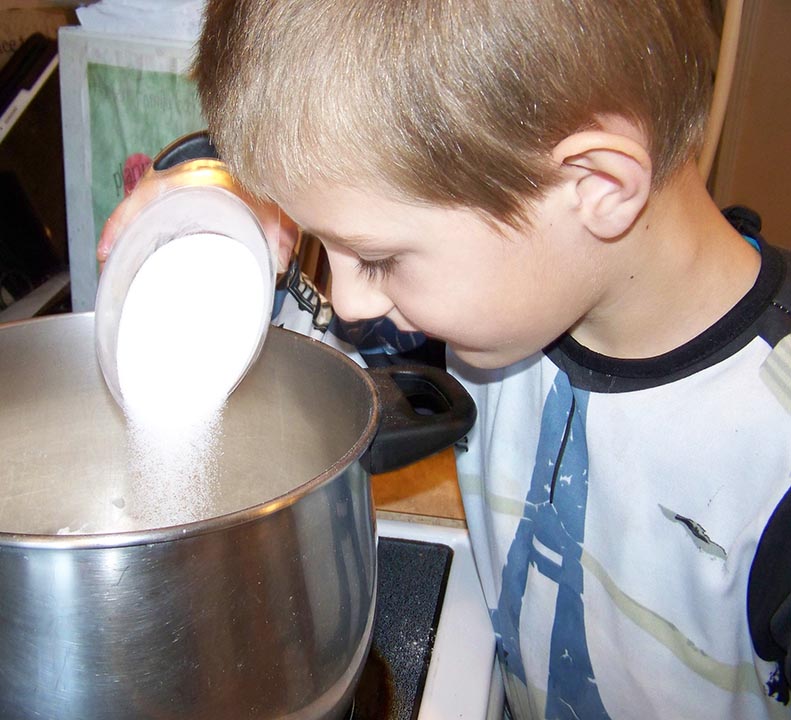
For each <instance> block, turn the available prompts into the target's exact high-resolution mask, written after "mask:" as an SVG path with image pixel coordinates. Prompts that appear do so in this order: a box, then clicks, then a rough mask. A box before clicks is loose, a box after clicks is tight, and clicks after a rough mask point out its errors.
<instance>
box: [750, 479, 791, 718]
mask: <svg viewBox="0 0 791 720" xmlns="http://www.w3.org/2000/svg"><path fill="white" fill-rule="evenodd" d="M747 621H748V625H749V628H750V637H751V638H752V641H753V647H754V648H755V652H756V653H757V654H758V657H760V658H762V659H763V660H766V661H768V662H776V663H778V666H779V668H781V669H782V672H779V673H778V674H777V677H775V678H773V681H772V682H771V683H770V688H769V691H770V694H772V695H775V696H776V697H777V699H778V700H780V701H781V702H783V703H785V704H788V700H789V684H791V659H789V651H790V650H791V490H789V491H788V492H787V493H786V494H785V496H784V497H783V499H782V500H781V501H780V503H779V504H778V505H777V507H776V508H775V510H774V512H773V513H772V517H771V518H769V522H768V523H767V525H766V528H764V531H763V534H762V535H761V540H760V542H759V543H758V549H757V550H756V551H755V557H754V558H753V563H752V566H751V567H750V576H749V580H748V582H747Z"/></svg>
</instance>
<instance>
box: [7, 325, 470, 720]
mask: <svg viewBox="0 0 791 720" xmlns="http://www.w3.org/2000/svg"><path fill="white" fill-rule="evenodd" d="M443 376H444V377H443ZM445 379H449V376H447V375H444V374H441V376H440V375H438V376H434V377H430V378H428V379H426V378H422V377H421V376H420V375H415V374H413V373H407V374H406V375H404V376H403V377H401V378H398V377H396V384H398V385H400V386H401V387H402V390H403V389H406V394H407V396H411V397H412V401H411V403H407V406H404V404H403V402H404V397H403V393H401V394H400V399H398V400H396V401H393V402H392V403H391V402H390V400H388V399H386V398H388V397H390V396H391V395H393V397H397V396H399V393H395V391H394V389H393V388H394V385H393V383H392V378H390V379H388V378H381V377H380V378H374V377H372V376H371V375H370V374H369V373H367V372H366V371H364V370H362V369H361V368H359V367H357V366H356V365H355V364H354V363H352V362H351V361H350V360H348V359H347V358H345V357H343V356H342V355H340V354H339V353H337V352H335V351H334V350H332V349H331V348H328V347H326V346H324V345H321V344H319V343H316V342H314V341H311V340H309V339H307V338H304V337H302V336H299V335H295V334H293V333H290V332H287V331H285V330H280V329H277V328H272V330H271V331H270V334H269V338H268V339H267V342H266V345H265V347H264V351H263V353H262V355H261V358H260V359H259V362H258V363H257V364H256V366H255V367H254V368H253V369H252V370H251V371H250V373H249V374H248V376H247V377H246V378H245V380H244V381H243V383H242V384H241V385H240V386H239V388H238V389H237V390H236V392H235V393H234V394H233V396H232V397H231V399H230V401H229V404H228V407H227V409H226V412H225V418H224V435H223V440H222V443H223V446H222V452H223V454H222V457H221V462H220V468H219V473H220V477H221V480H220V492H218V493H217V494H216V497H215V499H214V500H213V506H212V509H211V512H210V513H209V514H208V515H207V517H206V518H205V519H200V520H197V521H195V522H191V523H187V524H183V525H178V526H173V527H162V528H142V529H137V530H132V531H127V532H111V533H104V534H94V535H57V534H56V533H57V531H58V530H59V529H60V528H63V527H80V525H81V524H82V523H84V522H88V521H90V520H91V519H92V518H94V517H96V516H97V515H98V514H101V513H104V512H106V508H107V503H108V502H109V503H112V502H117V500H118V498H120V497H123V495H124V493H125V492H126V491H127V490H128V488H127V487H126V483H127V482H128V478H127V476H126V457H125V453H126V438H125V422H124V418H123V416H122V414H121V412H120V411H119V409H118V407H117V405H116V403H115V401H114V400H113V399H112V397H111V396H110V394H109V392H108V391H107V389H106V387H105V384H104V382H103V380H102V378H101V374H100V371H99V369H98V367H97V363H96V360H95V355H94V342H93V316H92V315H90V314H84V315H64V316H57V317H52V318H46V319H42V320H34V321H29V322H25V323H20V324H15V325H9V326H4V327H0V458H1V459H0V467H2V492H0V500H2V502H0V530H1V531H2V532H0V717H1V718H9V719H11V718H13V719H14V720H25V719H27V718H46V719H47V720H60V719H64V720H65V719H69V720H92V719H96V720H100V719H101V720H104V719H107V720H110V719H112V720H125V719H127V718H128V719H130V720H131V719H133V718H134V720H142V719H144V718H157V719H159V718H167V719H170V718H179V719H182V718H189V719H190V720H201V719H204V718H205V719H207V720H208V719H211V720H222V719H225V718H228V720H242V719H243V718H256V719H258V718H294V719H296V718H325V717H326V718H335V717H340V716H341V715H342V714H343V713H344V712H346V711H347V710H348V706H349V704H350V702H351V698H352V695H353V691H354V688H355V685H356V682H357V679H358V677H359V673H360V671H361V669H362V665H363V663H364V660H365V657H366V654H367V651H368V648H369V644H370V638H371V631H372V624H373V616H374V596H375V584H376V551H375V531H374V516H373V513H372V502H371V494H370V488H369V484H368V473H367V471H366V470H365V469H364V467H363V465H367V466H368V467H373V469H374V470H382V469H385V468H386V467H387V464H388V463H389V464H390V465H391V466H393V465H397V464H400V463H404V462H409V461H411V460H412V459H414V454H415V453H416V452H417V453H418V454H426V453H427V452H429V451H430V449H428V448H419V447H418V448H417V449H416V443H415V438H416V437H417V438H423V439H425V437H427V436H428V437H431V438H433V440H431V442H430V444H432V445H434V449H439V447H441V446H443V445H447V444H449V443H451V442H453V440H455V439H456V438H457V437H459V436H461V435H462V434H463V433H464V432H466V430H467V429H468V428H469V426H470V425H471V423H472V421H473V419H474V406H472V404H471V401H470V400H469V397H468V396H466V395H465V394H463V393H461V394H458V391H459V390H460V388H459V387H457V386H456V385H455V384H454V383H453V382H452V381H451V382H450V385H448V386H447V387H445V386H444V385H443V384H444V383H445ZM438 386H442V387H439V396H440V400H436V398H435V399H428V398H429V396H430V395H431V393H428V394H426V390H427V388H429V387H430V388H434V389H436V388H437V387H438ZM388 388H389V389H388ZM383 398H384V399H383ZM399 404H400V408H399ZM409 406H411V408H412V409H411V410H410V409H409ZM405 407H406V408H407V409H405ZM448 408H450V410H448ZM410 413H411V415H410ZM443 425H444V426H445V430H444V431H443V430H442V427H441V426H443ZM399 427H401V428H403V430H404V433H403V434H400V433H399V429H398V428H399ZM421 427H423V428H424V432H422V433H421V432H420V430H419V428H421ZM438 428H439V429H438ZM443 432H445V436H444V438H443V437H442V433H443ZM399 438H401V439H399ZM380 442H381V445H380ZM399 447H400V448H401V449H402V450H405V451H406V453H407V454H401V455H399Z"/></svg>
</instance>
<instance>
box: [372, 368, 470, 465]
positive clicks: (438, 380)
mask: <svg viewBox="0 0 791 720" xmlns="http://www.w3.org/2000/svg"><path fill="white" fill-rule="evenodd" d="M368 373H369V374H370V375H371V377H372V378H373V380H374V382H375V383H376V387H377V390H378V394H379V401H380V403H381V411H382V412H381V420H380V422H379V430H378V431H377V433H376V436H375V437H374V440H373V442H372V443H371V444H370V445H369V447H368V449H367V450H366V451H365V452H364V453H363V455H362V457H361V458H360V463H361V464H362V466H363V467H364V468H365V469H366V470H367V471H368V472H369V473H372V474H376V473H382V472H389V471H390V470H397V469H398V468H400V467H403V466H404V465H409V464H411V463H413V462H416V461H417V460H421V459H423V458H425V457H428V456H429V455H432V454H433V453H436V452H439V451H440V450H444V449H445V448H447V447H450V446H451V445H453V444H454V443H455V442H456V441H458V440H460V439H461V438H463V437H464V436H465V435H466V434H467V433H468V432H469V431H470V429H471V428H472V426H473V425H474V424H475V418H476V416H477V410H476V408H475V402H474V401H473V399H472V398H471V397H470V395H469V393H468V392H467V391H466V390H465V389H464V388H463V387H462V385H461V383H459V381H458V380H456V378H454V377H453V376H452V375H449V374H448V373H447V372H445V371H444V370H441V369H440V368H437V367H433V366H430V365H391V366H388V367H381V368H369V369H368Z"/></svg>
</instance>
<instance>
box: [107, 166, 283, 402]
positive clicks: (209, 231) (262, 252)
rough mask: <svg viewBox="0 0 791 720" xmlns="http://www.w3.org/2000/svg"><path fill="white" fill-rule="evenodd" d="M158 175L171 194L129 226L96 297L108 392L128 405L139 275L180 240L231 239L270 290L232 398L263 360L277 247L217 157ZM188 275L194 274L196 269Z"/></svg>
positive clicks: (148, 207)
mask: <svg viewBox="0 0 791 720" xmlns="http://www.w3.org/2000/svg"><path fill="white" fill-rule="evenodd" d="M155 167H156V164H155ZM152 172H166V173H169V174H170V175H171V177H169V178H168V184H169V185H171V186H172V189H170V190H168V191H166V192H165V193H164V194H162V195H160V196H158V197H156V198H155V199H153V200H152V201H151V202H149V203H148V204H147V205H146V206H145V207H143V209H142V210H141V211H140V212H139V213H138V214H137V215H136V216H135V217H134V218H133V219H132V220H131V222H129V224H128V225H127V226H126V227H124V229H123V230H122V232H121V234H120V235H119V237H118V238H117V240H116V242H115V244H114V246H113V249H112V251H111V252H110V256H109V258H108V259H107V262H106V263H105V266H104V269H103V271H102V274H101V276H100V278H99V287H98V291H97V295H96V305H95V316H94V322H95V342H96V353H97V357H98V360H99V365H100V367H101V370H102V374H103V375H104V379H105V381H106V383H107V387H108V388H109V390H110V392H111V393H112V396H113V397H114V399H115V400H116V402H117V403H118V404H119V405H120V406H121V407H124V398H123V392H122V387H121V382H120V380H119V375H118V362H117V361H118V354H117V353H118V340H119V326H120V323H121V319H122V315H123V312H124V305H125V302H126V300H127V296H128V294H129V292H130V288H131V287H132V284H133V283H134V281H135V278H136V277H137V275H138V273H139V272H140V271H141V269H142V268H143V267H144V265H145V264H146V263H147V262H148V261H150V260H151V259H152V258H153V256H154V255H155V253H156V252H157V251H158V250H160V249H162V248H163V247H164V246H166V245H167V244H168V243H171V242H173V241H174V240H177V239H178V240H179V242H180V243H182V244H183V243H185V242H186V243H189V238H190V237H192V236H194V237H196V238H198V237H201V238H205V237H206V236H207V235H215V236H218V237H221V238H223V239H230V240H232V241H234V242H238V243H241V244H242V245H243V246H244V247H245V248H246V249H247V250H249V251H250V256H251V261H252V262H254V263H255V267H256V268H257V271H258V272H259V273H260V279H261V282H262V284H263V307H261V313H260V322H259V323H258V327H257V329H256V331H255V332H254V333H252V334H251V337H250V340H249V343H248V345H249V347H247V348H246V349H245V356H244V357H243V358H240V362H239V363H238V365H239V368H240V370H239V373H238V376H237V377H235V378H233V382H230V383H229V386H228V393H229V394H230V393H231V392H232V391H233V390H234V389H235V387H236V386H237V385H238V384H239V382H241V380H242V378H243V377H244V375H245V374H246V372H247V370H248V369H249V367H250V366H251V365H252V364H253V363H254V362H255V360H256V359H257V358H258V355H259V354H260V351H261V348H262V346H263V344H264V340H265V339H266V334H267V330H268V328H269V323H270V320H271V313H272V306H273V302H274V291H275V274H276V267H277V259H276V258H277V247H276V246H275V243H276V241H274V240H273V239H271V238H268V237H267V236H266V235H265V233H264V231H263V229H262V227H261V225H260V223H259V221H258V218H257V216H256V215H255V213H254V212H253V210H252V209H251V208H250V206H249V205H248V204H247V203H245V202H244V201H243V200H242V199H241V197H239V195H238V194H237V192H236V186H235V185H234V183H233V180H232V179H231V178H230V176H229V175H228V172H227V169H226V167H225V165H224V164H223V163H222V162H220V161H219V160H216V159H211V158H200V159H197V160H188V161H185V162H181V163H178V164H177V165H176V166H174V167H172V168H168V169H166V170H159V171H157V170H152ZM184 272H189V267H185V268H184ZM210 291H211V288H207V292H210ZM221 300H222V298H218V301H219V302H221ZM230 321H232V319H231V318H229V322H230Z"/></svg>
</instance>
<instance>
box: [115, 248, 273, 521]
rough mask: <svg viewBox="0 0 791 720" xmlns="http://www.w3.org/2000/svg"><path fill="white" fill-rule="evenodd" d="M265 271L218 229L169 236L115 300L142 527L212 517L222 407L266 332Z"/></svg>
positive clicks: (132, 508) (135, 509)
mask: <svg viewBox="0 0 791 720" xmlns="http://www.w3.org/2000/svg"><path fill="white" fill-rule="evenodd" d="M269 289H270V288H266V287H265V282H264V277H263V275H262V273H261V270H260V267H259V264H258V262H257V261H256V259H255V256H254V255H253V253H252V252H251V251H250V250H249V249H248V248H247V247H245V246H244V245H243V244H242V243H240V242H238V241H236V240H234V239H233V238H230V237H226V236H224V235H217V234H212V233H198V234H193V235H187V236H184V237H179V238H176V239H174V240H171V241H170V242H168V243H167V244H165V245H163V246H162V247H160V248H159V249H157V250H156V252H154V253H153V254H152V255H151V256H150V257H149V258H148V259H147V260H146V262H145V263H144V264H143V265H142V267H141V268H140V270H139V271H138V273H137V275H136V276H135V279H134V280H133V282H132V284H131V286H130V288H129V292H128V294H127V296H126V299H125V301H124V305H123V309H122V312H121V320H120V324H119V328H118V350H117V369H118V379H119V385H120V388H121V394H122V396H123V401H124V411H125V414H126V417H127V426H128V437H129V467H128V471H129V474H130V475H131V479H132V487H131V495H132V497H131V498H129V500H130V502H129V503H127V504H128V506H129V507H128V512H129V513H130V514H133V515H134V516H136V517H137V518H138V519H139V520H140V521H141V522H142V523H144V525H145V527H147V528H153V527H164V526H171V525H176V524H181V523H185V522H191V521H194V520H200V519H205V518H207V517H211V515H212V506H213V504H214V502H213V501H214V498H215V496H216V494H217V492H218V482H219V467H220V457H219V453H220V445H221V437H222V413H223V408H224V405H225V402H226V399H227V397H228V395H229V393H230V392H231V391H232V390H233V388H234V387H235V385H236V384H237V383H238V381H239V380H240V378H241V377H242V375H243V374H244V372H245V370H246V368H247V366H248V364H249V362H250V360H251V359H252V358H253V357H254V355H255V353H256V351H257V349H258V347H259V344H260V341H261V338H262V333H264V332H265V331H266V327H267V323H268V317H265V307H267V305H266V297H265V293H266V292H268V290H269Z"/></svg>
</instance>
